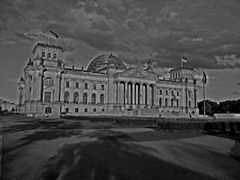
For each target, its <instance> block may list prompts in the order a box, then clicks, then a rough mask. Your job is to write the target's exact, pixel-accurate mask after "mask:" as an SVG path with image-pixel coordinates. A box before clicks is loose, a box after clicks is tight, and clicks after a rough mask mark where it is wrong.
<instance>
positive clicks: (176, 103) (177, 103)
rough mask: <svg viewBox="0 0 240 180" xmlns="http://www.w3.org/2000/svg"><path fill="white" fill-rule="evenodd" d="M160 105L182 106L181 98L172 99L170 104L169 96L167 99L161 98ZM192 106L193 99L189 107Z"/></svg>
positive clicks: (189, 102)
mask: <svg viewBox="0 0 240 180" xmlns="http://www.w3.org/2000/svg"><path fill="white" fill-rule="evenodd" d="M163 100H164V102H163ZM174 101H175V103H174ZM163 103H164V104H163ZM159 106H160V107H180V104H179V99H171V100H170V104H169V99H168V98H165V99H163V98H159ZM192 106H193V104H192V101H188V107H192Z"/></svg>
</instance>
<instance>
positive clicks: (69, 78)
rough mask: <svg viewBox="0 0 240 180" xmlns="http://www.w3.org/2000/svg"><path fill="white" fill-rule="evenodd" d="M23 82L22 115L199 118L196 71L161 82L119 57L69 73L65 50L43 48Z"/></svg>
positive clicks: (177, 71) (97, 60) (40, 46)
mask: <svg viewBox="0 0 240 180" xmlns="http://www.w3.org/2000/svg"><path fill="white" fill-rule="evenodd" d="M32 53H33V59H30V60H29V62H28V64H27V65H26V67H25V69H24V73H23V76H22V77H21V78H20V81H19V83H18V85H19V105H18V111H19V112H21V113H26V114H32V115H34V116H38V115H45V114H48V115H57V116H59V115H61V114H67V115H117V116H121V115H125V116H159V115H165V114H175V115H179V116H181V115H189V114H192V115H198V108H197V91H198V89H197V87H198V86H197V83H196V82H197V81H196V80H195V79H194V73H193V69H191V68H186V67H179V68H175V69H172V70H171V71H170V72H169V73H170V78H165V77H163V76H159V75H158V74H157V73H156V72H155V71H154V69H153V67H152V65H151V62H150V61H149V62H148V63H147V67H146V68H142V67H140V66H137V67H136V68H128V67H126V66H125V65H124V63H123V62H122V61H121V60H120V59H119V58H118V57H116V56H114V55H112V54H110V55H106V54H102V55H99V56H97V57H95V58H93V59H92V60H91V61H90V63H89V65H88V68H87V69H86V70H84V69H83V68H82V69H76V68H74V67H72V68H67V67H65V64H64V61H63V53H64V50H63V48H62V47H60V46H56V45H49V44H43V43H38V44H36V45H35V46H34V48H33V52H32Z"/></svg>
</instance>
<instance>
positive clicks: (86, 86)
mask: <svg viewBox="0 0 240 180" xmlns="http://www.w3.org/2000/svg"><path fill="white" fill-rule="evenodd" d="M65 87H66V88H69V87H70V82H69V81H67V82H66V84H65ZM74 87H75V88H80V84H79V83H78V82H76V83H75V86H74ZM83 87H84V89H89V84H88V83H84V86H83ZM92 89H93V90H96V89H97V84H92ZM104 89H105V86H104V84H101V90H104Z"/></svg>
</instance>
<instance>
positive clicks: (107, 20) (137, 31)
mask: <svg viewBox="0 0 240 180" xmlns="http://www.w3.org/2000/svg"><path fill="white" fill-rule="evenodd" d="M49 29H51V30H53V31H54V32H56V33H58V34H59V35H60V36H61V38H60V40H59V42H58V43H59V44H61V45H62V46H63V47H64V48H65V50H66V54H65V62H66V63H67V64H69V65H70V64H74V65H75V66H77V67H81V66H84V67H86V66H87V65H88V63H89V60H90V59H91V58H93V57H94V56H96V55H98V54H99V53H102V52H113V53H114V54H116V55H118V56H120V57H121V58H122V59H124V61H125V62H126V63H127V64H128V65H134V64H136V63H137V61H142V62H144V61H145V60H146V59H147V58H149V57H151V58H152V60H153V64H154V67H155V68H161V69H164V68H170V67H176V66H178V65H179V63H180V61H179V60H180V57H181V56H185V57H187V58H188V63H187V66H190V67H194V68H197V69H205V71H206V72H207V75H208V84H207V98H208V99H211V100H217V101H221V100H226V99H237V98H240V1H239V0H201V1H199V0H51V1H48V0H11V1H9V0H0V83H1V84H0V98H6V99H9V100H11V101H15V100H16V97H17V96H16V93H17V86H16V84H17V80H18V79H19V77H20V75H21V73H22V70H23V68H24V66H25V64H26V62H27V61H28V58H29V57H30V56H31V50H32V46H33V45H34V43H36V42H37V41H39V40H41V41H43V40H46V38H45V34H47V33H48V30H49ZM200 98H201V97H200Z"/></svg>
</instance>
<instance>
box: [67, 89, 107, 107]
mask: <svg viewBox="0 0 240 180" xmlns="http://www.w3.org/2000/svg"><path fill="white" fill-rule="evenodd" d="M64 102H65V103H69V102H70V101H69V92H67V91H66V92H65V93H64ZM88 102H89V97H88V94H87V93H84V94H83V102H82V103H83V104H89V103H88ZM73 103H75V104H78V103H79V94H78V92H75V93H74V94H73ZM90 103H91V104H97V98H96V94H95V93H93V94H92V95H91V102H90ZM99 104H100V105H103V104H104V94H101V95H100V102H99Z"/></svg>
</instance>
